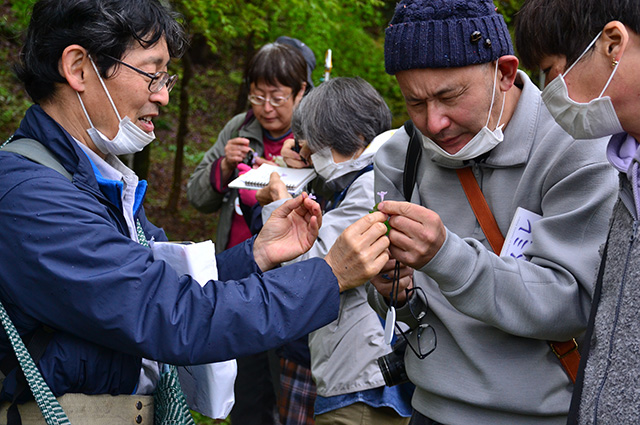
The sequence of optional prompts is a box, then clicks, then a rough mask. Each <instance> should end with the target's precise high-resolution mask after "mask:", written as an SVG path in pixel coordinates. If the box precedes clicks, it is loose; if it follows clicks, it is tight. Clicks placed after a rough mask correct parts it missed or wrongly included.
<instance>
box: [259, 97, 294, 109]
mask: <svg viewBox="0 0 640 425" xmlns="http://www.w3.org/2000/svg"><path fill="white" fill-rule="evenodd" d="M291 94H293V93H291ZM291 94H290V95H289V96H287V97H282V96H276V97H263V96H258V95H257V94H250V95H249V102H251V103H253V104H254V105H257V106H262V105H264V104H265V103H266V102H269V103H270V104H271V106H273V107H274V108H277V107H278V106H282V105H284V103H285V102H286V101H287V100H289V98H290V97H291Z"/></svg>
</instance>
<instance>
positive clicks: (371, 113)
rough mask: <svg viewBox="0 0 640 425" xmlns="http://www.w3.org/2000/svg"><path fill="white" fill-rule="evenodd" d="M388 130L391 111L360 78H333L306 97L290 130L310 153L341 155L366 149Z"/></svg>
mask: <svg viewBox="0 0 640 425" xmlns="http://www.w3.org/2000/svg"><path fill="white" fill-rule="evenodd" d="M390 128H391V111H390V110H389V107H388V106H387V104H386V103H385V101H384V99H383V98H382V96H381V95H380V93H378V92H377V91H376V89H374V88H373V86H371V84H369V83H368V82H366V81H365V80H363V79H362V78H359V77H356V78H346V77H338V78H332V79H330V80H328V81H325V82H324V83H322V84H320V85H319V86H318V87H316V88H315V89H313V90H312V91H311V93H309V94H308V95H307V96H305V97H304V98H303V99H302V100H301V101H300V104H299V105H298V106H297V107H296V108H295V110H294V111H293V116H292V118H291V129H292V131H293V134H294V135H295V137H296V138H298V139H303V140H306V141H307V145H308V147H309V149H310V150H311V152H317V151H319V150H321V149H322V148H325V147H327V146H328V147H330V148H331V149H333V150H334V151H336V152H338V153H340V154H341V155H352V154H354V153H355V152H356V151H358V150H359V149H361V148H365V147H366V146H367V145H368V144H369V143H370V142H371V140H373V138H374V137H376V136H377V135H378V134H380V133H383V132H384V131H387V130H389V129H390Z"/></svg>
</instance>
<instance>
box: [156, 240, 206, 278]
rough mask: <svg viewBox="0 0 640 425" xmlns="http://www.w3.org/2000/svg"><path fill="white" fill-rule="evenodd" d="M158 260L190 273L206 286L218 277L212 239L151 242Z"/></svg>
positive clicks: (179, 272)
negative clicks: (195, 241)
mask: <svg viewBox="0 0 640 425" xmlns="http://www.w3.org/2000/svg"><path fill="white" fill-rule="evenodd" d="M149 245H150V246H151V250H152V251H153V257H154V258H155V259H156V260H164V261H166V262H167V263H169V265H170V266H171V267H172V268H173V269H174V270H175V271H177V272H178V274H180V275H183V274H188V275H189V276H191V277H193V278H194V279H195V280H197V281H198V283H199V284H200V286H204V285H205V284H206V283H207V282H208V281H209V280H211V279H217V278H218V266H217V265H216V249H215V246H214V244H213V242H211V241H210V240H208V241H204V242H198V243H193V242H155V241H151V243H149Z"/></svg>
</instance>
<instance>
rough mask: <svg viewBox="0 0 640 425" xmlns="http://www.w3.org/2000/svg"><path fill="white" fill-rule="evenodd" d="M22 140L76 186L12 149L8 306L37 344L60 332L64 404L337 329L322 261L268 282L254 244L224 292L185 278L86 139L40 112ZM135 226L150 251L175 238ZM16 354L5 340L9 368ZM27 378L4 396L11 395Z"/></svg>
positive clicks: (3, 228) (47, 365)
mask: <svg viewBox="0 0 640 425" xmlns="http://www.w3.org/2000/svg"><path fill="white" fill-rule="evenodd" d="M16 137H29V138H33V139H36V140H38V141H40V142H41V143H42V144H43V145H45V146H46V147H48V148H49V149H50V150H51V151H52V152H53V153H54V154H55V155H56V157H57V158H58V159H59V161H60V163H61V164H62V165H63V166H64V167H65V168H66V169H67V170H68V171H69V172H70V173H71V174H72V175H73V181H72V182H70V181H69V180H67V179H66V178H65V177H63V176H62V175H60V174H59V173H57V172H56V171H53V170H52V169H50V168H47V167H45V166H42V165H40V164H37V163H34V162H32V161H30V160H28V159H26V158H24V157H22V156H19V155H16V154H14V153H10V152H3V151H1V150H0V235H2V237H1V239H0V301H2V303H3V304H4V306H5V308H6V310H7V312H8V313H9V316H10V317H11V319H12V320H13V322H14V324H15V326H16V327H17V329H18V331H19V332H20V334H21V335H22V336H23V337H25V336H27V335H29V334H30V333H32V332H34V331H35V330H36V329H37V328H39V327H41V326H42V325H43V324H45V325H47V326H49V327H51V328H53V329H54V330H55V333H54V336H53V339H52V340H51V342H50V343H49V344H48V346H47V350H46V352H45V354H44V356H43V357H42V359H41V360H40V363H39V367H40V369H41V371H42V373H43V376H44V378H45V380H46V381H47V383H48V384H49V385H50V386H51V388H52V390H53V392H54V394H55V395H62V394H64V393H67V392H80V393H85V394H128V393H131V392H132V391H134V389H135V387H136V384H137V381H138V376H139V371H140V364H141V358H142V357H144V358H148V359H152V360H158V361H161V362H166V363H171V364H175V365H187V364H200V363H209V362H214V361H220V360H226V359H230V358H235V357H240V356H244V355H247V354H251V353H256V352H260V351H264V350H267V349H270V348H274V347H277V346H280V345H282V344H283V343H284V342H286V341H289V340H292V339H295V338H299V337H300V336H302V335H304V334H307V333H308V332H310V331H312V330H314V329H316V328H318V327H321V326H324V325H325V324H327V323H329V322H331V321H333V320H334V319H335V318H336V317H337V313H338V306H339V292H338V284H337V280H336V278H335V276H334V275H333V273H332V272H331V269H330V267H329V266H328V265H327V263H326V262H325V261H324V260H322V259H312V260H308V261H305V262H301V263H296V264H294V265H291V266H286V267H281V268H277V269H274V270H272V271H269V272H266V273H262V272H261V271H260V270H259V268H258V266H257V264H256V263H255V261H254V260H253V254H252V248H253V239H250V240H248V241H247V242H245V243H243V244H240V245H238V246H237V247H234V248H233V249H231V250H228V251H225V252H223V253H222V254H220V255H218V256H217V264H218V273H219V278H220V279H221V280H220V281H210V282H208V283H207V284H206V285H205V286H204V287H201V286H200V285H199V284H198V282H196V281H194V280H193V279H191V278H190V277H189V276H186V275H185V276H179V275H178V274H177V273H176V272H175V271H174V270H173V269H172V268H170V267H169V266H168V265H167V264H166V263H165V262H163V261H154V259H153V257H152V253H151V250H150V249H149V248H147V247H144V246H142V245H140V244H138V243H136V242H134V241H133V240H131V238H130V236H129V231H128V228H127V226H126V223H125V220H124V217H123V215H122V213H121V207H120V200H119V199H120V194H119V185H118V183H117V182H114V181H107V180H105V179H103V178H100V177H99V176H98V178H97V177H96V173H95V172H94V170H93V166H92V164H91V161H90V160H89V159H88V157H87V156H86V155H85V154H84V152H82V150H81V149H80V147H79V146H78V145H77V144H76V142H75V141H74V140H73V139H72V137H71V136H70V135H69V134H68V133H67V132H66V131H65V130H64V129H63V128H62V127H60V126H59V125H58V124H57V123H56V122H55V121H54V120H53V119H51V118H50V117H49V116H48V115H47V114H46V113H45V112H44V111H43V110H42V109H41V108H40V107H39V106H32V107H31V108H30V109H29V110H28V111H27V113H26V115H25V117H24V119H23V121H22V123H21V125H20V128H19V130H18V131H17V132H16ZM144 188H145V185H144V184H142V185H140V187H139V202H137V203H136V210H135V212H134V216H135V217H136V218H138V219H140V222H141V224H142V227H143V229H144V231H145V233H146V236H147V238H148V239H151V238H152V237H153V238H155V239H156V240H159V241H161V240H166V236H165V234H164V232H163V231H162V230H161V229H159V228H157V227H155V226H154V225H152V224H151V223H150V222H149V221H148V220H147V219H146V217H145V215H144V210H143V208H142V202H141V200H142V198H143V195H144V193H143V192H144ZM10 352H11V348H10V346H9V343H8V340H7V339H6V337H5V335H4V332H2V331H0V358H1V357H4V356H6V355H7V353H10ZM13 375H14V372H12V373H11V374H10V375H9V377H8V378H7V379H6V380H5V386H4V389H3V393H2V398H4V399H6V398H8V397H11V395H12V392H13V388H14V387H15V379H14V378H13Z"/></svg>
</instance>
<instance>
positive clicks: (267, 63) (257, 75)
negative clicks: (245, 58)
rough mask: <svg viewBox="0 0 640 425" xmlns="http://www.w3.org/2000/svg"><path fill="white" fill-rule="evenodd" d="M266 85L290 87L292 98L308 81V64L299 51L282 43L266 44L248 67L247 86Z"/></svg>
mask: <svg viewBox="0 0 640 425" xmlns="http://www.w3.org/2000/svg"><path fill="white" fill-rule="evenodd" d="M260 81H264V82H265V83H267V84H269V85H272V86H275V85H278V84H282V85H283V86H286V87H290V88H291V91H292V96H296V95H297V94H298V92H299V91H300V90H301V89H302V83H304V82H306V81H307V62H306V61H305V60H304V56H302V53H300V51H298V49H296V48H294V47H291V46H289V45H286V44H281V43H269V44H265V45H264V46H262V47H261V48H260V50H258V52H257V53H256V54H255V55H254V56H253V58H251V61H250V62H249V66H248V67H247V85H249V86H250V85H251V83H254V84H255V83H258V82H260Z"/></svg>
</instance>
